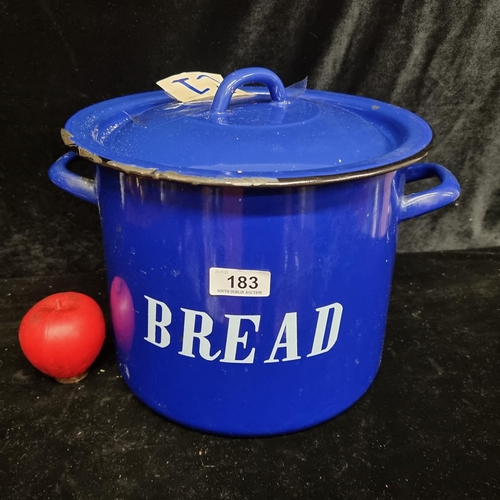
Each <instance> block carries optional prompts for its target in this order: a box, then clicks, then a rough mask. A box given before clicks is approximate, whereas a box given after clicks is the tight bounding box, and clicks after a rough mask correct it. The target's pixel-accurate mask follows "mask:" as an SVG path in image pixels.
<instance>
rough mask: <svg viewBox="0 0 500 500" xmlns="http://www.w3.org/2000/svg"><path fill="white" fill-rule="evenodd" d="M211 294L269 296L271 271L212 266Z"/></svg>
mask: <svg viewBox="0 0 500 500" xmlns="http://www.w3.org/2000/svg"><path fill="white" fill-rule="evenodd" d="M209 289H210V295H237V296H240V297H269V295H270V294H271V273H270V272H269V271H251V270H249V269H229V268H227V267H211V268H210V287H209Z"/></svg>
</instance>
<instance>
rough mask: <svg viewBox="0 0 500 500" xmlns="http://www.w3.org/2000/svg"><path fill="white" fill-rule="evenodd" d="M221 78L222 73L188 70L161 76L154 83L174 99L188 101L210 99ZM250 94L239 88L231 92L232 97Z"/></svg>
mask: <svg viewBox="0 0 500 500" xmlns="http://www.w3.org/2000/svg"><path fill="white" fill-rule="evenodd" d="M223 79H224V78H223V76H222V75H218V74H216V73H203V72H201V71H189V72H186V73H179V74H178V75H172V76H169V77H167V78H163V80H159V81H157V82H156V84H157V85H158V86H159V87H161V88H162V89H163V90H164V91H165V92H166V93H167V94H168V95H170V96H171V97H173V98H174V99H175V100H177V101H179V102H190V101H200V100H212V99H213V97H214V95H215V93H216V92H217V89H218V88H219V85H220V83H221V82H222V80H223ZM251 95H252V94H251V93H249V92H244V91H243V90H239V89H238V90H236V91H235V92H234V94H233V96H234V97H246V96H251Z"/></svg>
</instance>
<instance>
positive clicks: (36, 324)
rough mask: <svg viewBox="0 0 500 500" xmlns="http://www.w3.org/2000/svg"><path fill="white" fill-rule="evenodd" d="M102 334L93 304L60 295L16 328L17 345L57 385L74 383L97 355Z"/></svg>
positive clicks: (101, 320) (79, 295) (98, 313)
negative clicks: (54, 380)
mask: <svg viewBox="0 0 500 500" xmlns="http://www.w3.org/2000/svg"><path fill="white" fill-rule="evenodd" d="M105 331H106V327H105V322H104V316H103V314H102V311H101V308H100V307H99V305H98V304H97V302H96V301H95V300H93V299H92V298H90V297H88V296H87V295H84V294H82V293H77V292H63V293H56V294H54V295H49V296H48V297H46V298H45V299H43V300H41V301H40V302H38V303H37V304H35V305H34V306H33V307H32V308H31V309H30V310H29V311H28V312H27V313H26V315H25V316H24V318H23V319H22V321H21V325H20V326H19V342H20V344H21V349H22V351H23V353H24V354H25V356H26V357H27V358H28V360H29V361H30V362H31V363H32V364H33V366H35V367H36V368H38V369H39V370H40V371H41V372H43V373H45V374H46V375H50V376H52V377H55V378H56V379H58V380H59V381H60V382H66V383H67V382H77V381H78V380H81V379H82V378H83V377H84V376H85V375H86V374H87V370H88V369H89V367H90V365H91V364H92V363H93V362H94V360H95V358H96V357H97V355H98V354H99V351H100V350H101V348H102V344H103V342H104V336H105Z"/></svg>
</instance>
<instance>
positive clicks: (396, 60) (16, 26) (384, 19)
mask: <svg viewBox="0 0 500 500" xmlns="http://www.w3.org/2000/svg"><path fill="white" fill-rule="evenodd" d="M499 30H500V2H498V1H497V0H480V1H478V0H474V1H473V0H469V1H464V0H453V1H452V0H406V1H394V0H392V1H387V0H354V1H340V0H315V1H306V0H296V1H290V0H289V1H283V0H281V1H280V0H265V1H264V0H258V1H252V2H249V1H238V2H229V1H221V0H197V1H185V0H175V1H170V2H165V1H161V0H160V1H155V2H152V1H149V0H147V1H141V2H139V1H137V0H136V1H131V0H123V1H121V2H110V1H97V0H93V1H85V2H72V1H67V0H40V1H39V2H35V1H18V2H12V1H8V0H0V59H1V63H2V72H1V78H0V95H1V104H0V136H1V138H2V139H1V141H2V146H1V154H0V223H1V228H0V229H1V233H0V234H1V243H0V262H1V263H2V264H1V265H0V277H5V278H8V277H21V276H32V275H44V274H63V273H68V272H85V271H94V270H97V269H100V268H102V267H103V258H102V246H101V235H100V229H99V220H98V213H97V210H96V209H95V207H92V206H91V205H89V204H86V203H84V202H82V201H80V200H77V199H75V198H73V197H72V196H71V195H69V194H67V193H64V192H61V191H60V190H59V189H58V188H56V187H55V186H53V185H52V184H51V183H50V181H49V180H48V178H47V170H48V167H49V166H50V165H51V164H52V163H53V162H54V161H55V160H56V159H57V158H58V157H59V156H60V155H61V154H62V153H63V152H64V151H65V147H64V145H63V144H62V141H61V139H60V135H59V131H60V128H61V127H63V126H64V124H65V122H66V120H67V119H68V118H69V117H70V116H71V115H72V114H73V113H75V112H76V111H78V110H80V109H82V108H83V107H85V106H87V105H91V104H93V103H96V102H99V101H102V100H105V99H110V98H112V97H117V96H121V95H126V94H131V93H136V92H142V91H148V90H154V89H155V88H156V85H155V82H156V81H157V80H159V79H161V78H163V77H166V76H169V75H172V74H176V73H180V72H182V71H190V70H200V71H209V72H215V73H221V74H223V75H226V74H228V73H229V72H231V71H233V70H235V69H238V68H242V67H247V66H264V67H268V68H270V69H272V70H273V71H275V72H276V73H278V75H279V76H280V77H281V78H282V80H283V81H284V83H285V85H290V84H293V83H295V82H297V81H300V80H302V79H303V78H304V77H306V76H308V77H309V88H312V89H323V90H330V91H337V92H344V93H351V94H357V95H362V96H369V97H372V98H376V99H380V100H383V101H387V102H390V103H392V104H396V105H398V106H401V107H404V108H408V109H410V110H412V111H414V112H416V113H418V114H420V115H421V116H422V117H423V118H425V119H426V120H427V121H428V122H429V123H430V124H431V126H432V127H433V128H434V131H435V135H436V138H435V146H434V149H433V150H432V152H431V155H430V156H429V161H434V162H438V163H441V164H443V165H444V166H446V167H447V168H449V169H450V170H451V171H452V172H453V173H454V174H455V175H456V176H457V177H458V179H459V181H460V183H461V185H462V196H461V198H460V199H459V200H458V202H457V203H456V204H454V205H452V206H449V207H446V208H444V209H442V210H439V211H437V212H435V213H434V214H431V215H427V216H425V217H421V218H418V219H415V220H411V221H408V222H405V223H404V224H401V227H400V241H399V250H400V251H430V250H446V249H464V248H478V247H479V248H480V247H491V246H497V245H498V244H499V243H500V233H499V215H500V182H499V174H498V170H499V169H498V163H499V160H498V157H499V155H500V112H499V111H500V44H499V42H498V40H499V36H498V33H499ZM84 171H85V172H87V173H89V172H90V175H91V170H90V171H89V169H86V168H84Z"/></svg>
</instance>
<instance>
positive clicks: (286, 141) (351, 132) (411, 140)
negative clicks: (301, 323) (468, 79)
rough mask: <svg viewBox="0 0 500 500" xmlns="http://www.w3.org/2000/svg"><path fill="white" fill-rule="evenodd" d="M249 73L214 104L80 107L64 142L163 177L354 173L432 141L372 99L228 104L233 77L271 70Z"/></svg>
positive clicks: (137, 100)
mask: <svg viewBox="0 0 500 500" xmlns="http://www.w3.org/2000/svg"><path fill="white" fill-rule="evenodd" d="M257 70H258V68H257V69H255V68H253V69H252V71H250V75H253V76H252V77H249V78H246V79H245V78H243V77H240V76H239V75H240V72H235V74H236V76H235V77H231V75H230V76H229V77H228V82H226V80H224V82H226V83H223V84H222V85H221V87H220V88H219V92H218V93H217V95H216V97H215V99H214V104H213V105H212V106H210V104H208V103H198V104H192V103H188V104H184V105H180V106H179V105H177V104H176V105H175V106H172V100H171V98H170V97H169V96H168V95H167V94H165V93H164V92H148V93H145V94H138V95H133V96H127V97H122V98H119V99H114V100H112V101H107V102H105V103H100V104H97V105H94V106H91V107H89V108H86V109H84V110H82V111H80V112H79V113H77V114H76V115H74V116H73V117H72V118H71V119H70V120H69V121H68V122H67V123H66V127H65V128H66V131H67V133H68V134H69V135H70V136H71V141H72V143H74V144H76V145H78V146H79V147H81V148H83V149H85V150H86V151H88V152H90V153H92V154H94V155H98V156H99V157H101V158H103V159H112V160H113V162H114V163H115V164H116V163H119V164H121V165H124V166H127V165H132V166H139V167H141V168H144V169H154V173H155V174H156V175H159V176H160V177H161V176H163V177H167V178H168V174H169V173H170V172H173V173H175V174H181V175H188V176H199V177H200V176H201V177H211V178H220V179H229V180H231V179H238V178H242V177H243V178H244V177H248V176H252V177H258V178H274V179H288V180H291V179H300V178H303V177H311V176H333V175H338V174H346V173H354V172H360V171H363V170H366V169H368V168H370V169H372V168H376V167H381V166H385V165H390V164H393V163H396V162H401V161H403V160H405V159H407V158H411V157H413V156H414V155H416V154H418V153H420V152H422V150H424V149H425V148H426V147H427V146H428V145H429V143H430V142H431V140H432V130H431V128H430V127H429V125H428V124H427V123H426V122H425V121H424V120H422V119H421V118H420V117H418V116H416V115H414V114H413V113H410V112H409V111H407V110H404V109H401V108H398V107H396V106H391V105H389V104H386V103H382V102H379V101H375V100H373V99H367V98H362V97H356V96H348V95H343V94H334V93H331V92H319V91H310V90H306V91H305V92H304V93H303V94H302V95H300V96H299V97H293V96H291V97H286V98H285V97H284V95H286V90H285V89H282V90H280V92H279V93H278V94H276V95H275V94H272V98H270V97H269V94H266V93H265V92H263V91H262V90H259V91H258V92H259V93H258V94H257V95H256V97H255V99H253V100H250V101H249V100H242V101H240V100H238V99H233V100H232V101H229V100H228V99H229V97H230V96H231V95H232V90H233V89H234V88H235V85H234V84H232V82H234V81H247V82H248V81H255V80H257V81H259V79H264V76H266V77H268V76H269V75H268V74H267V73H263V72H262V71H263V70H259V71H257ZM240 71H243V76H247V73H245V70H240ZM276 78H277V77H276ZM277 81H278V82H279V84H280V85H281V86H282V84H281V81H279V79H278V80H277ZM276 96H278V97H279V99H278V97H276ZM118 168H120V167H118Z"/></svg>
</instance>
